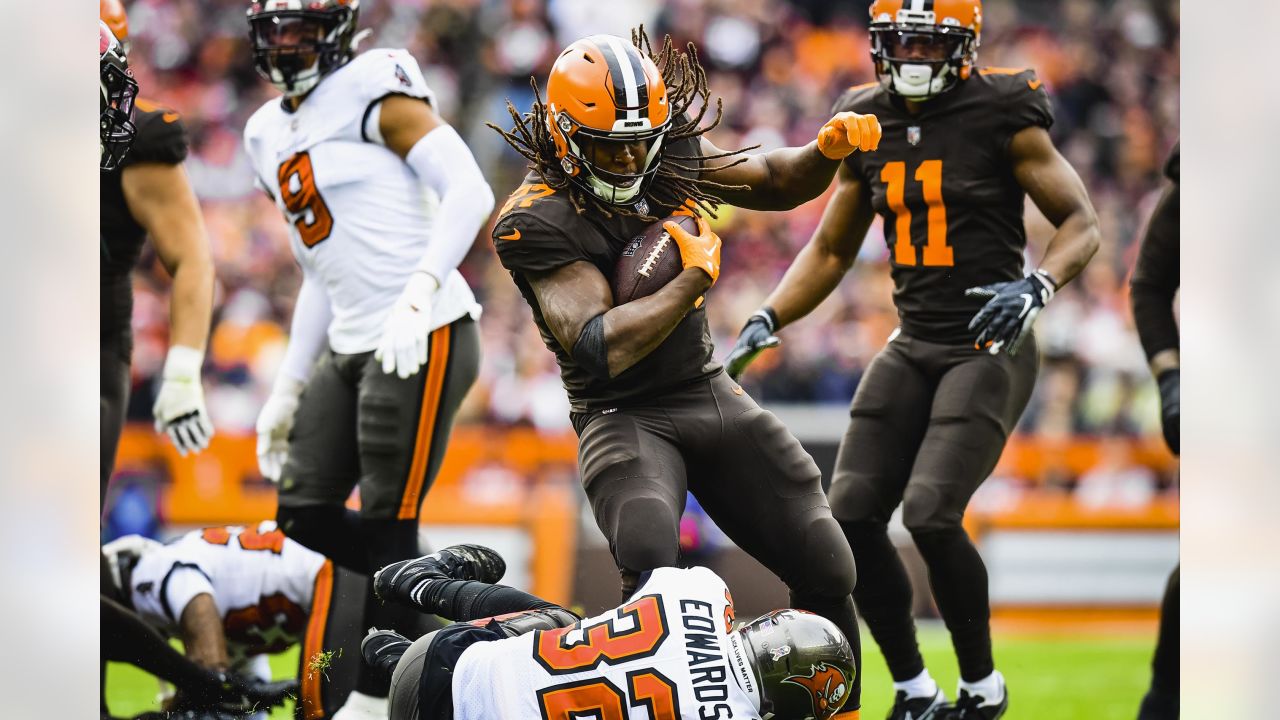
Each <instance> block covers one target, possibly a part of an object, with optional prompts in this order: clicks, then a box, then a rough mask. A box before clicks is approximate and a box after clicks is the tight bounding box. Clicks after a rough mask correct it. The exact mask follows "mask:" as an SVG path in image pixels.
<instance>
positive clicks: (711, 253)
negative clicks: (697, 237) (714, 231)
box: [705, 247, 716, 257]
mask: <svg viewBox="0 0 1280 720" xmlns="http://www.w3.org/2000/svg"><path fill="white" fill-rule="evenodd" d="M705 252H706V253H707V257H711V256H712V255H715V254H716V249H715V248H714V247H709V248H707V249H706V251H705Z"/></svg>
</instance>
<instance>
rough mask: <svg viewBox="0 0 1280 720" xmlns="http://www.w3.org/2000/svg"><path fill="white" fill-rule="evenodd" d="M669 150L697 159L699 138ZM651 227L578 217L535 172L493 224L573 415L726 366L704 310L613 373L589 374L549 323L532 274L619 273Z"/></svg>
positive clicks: (661, 213)
mask: <svg viewBox="0 0 1280 720" xmlns="http://www.w3.org/2000/svg"><path fill="white" fill-rule="evenodd" d="M668 152H670V153H672V154H674V155H683V156H695V155H698V154H699V150H698V142H697V140H695V139H690V140H686V141H683V142H681V143H678V144H676V145H674V146H673V147H671V148H670V149H669V150H668ZM649 202H652V201H651V200H650V201H649ZM675 209H676V208H674V207H670V208H663V207H650V208H649V213H648V214H650V215H653V216H655V217H666V216H668V215H670V214H671V213H672V212H673V211H674V210H675ZM646 227H648V223H646V222H644V221H643V220H638V219H636V218H624V217H619V216H617V215H615V216H614V217H612V218H605V217H603V216H602V215H601V214H600V213H598V212H595V211H594V210H592V209H590V208H588V209H587V210H586V212H583V213H581V214H579V213H578V211H577V210H576V209H575V208H574V206H573V203H572V202H571V201H570V200H569V197H568V196H567V194H566V192H564V191H557V190H556V189H554V188H552V187H549V186H547V185H546V184H544V183H543V182H542V180H541V179H540V178H539V177H538V176H537V174H535V173H530V174H529V175H528V176H526V177H525V179H524V183H523V184H522V185H521V186H520V187H519V188H518V189H516V191H515V192H514V193H512V195H511V197H510V198H509V199H508V200H507V203H506V205H504V206H503V207H502V209H501V210H500V211H499V218H498V223H497V225H496V226H495V227H494V229H493V242H494V245H495V247H496V248H497V250H498V258H499V259H500V260H501V261H502V266H503V267H505V268H506V269H507V270H508V271H509V272H510V273H511V277H512V279H514V280H515V282H516V286H517V287H519V289H520V294H521V295H523V296H524V299H525V301H526V302H527V303H529V307H530V308H531V309H532V310H533V321H534V323H536V324H537V326H538V331H539V332H540V333H541V334H542V341H543V342H544V343H545V344H546V346H547V348H548V349H549V350H551V351H552V352H553V353H555V355H556V362H557V363H559V365H560V378H561V380H562V381H563V382H564V388H565V390H566V391H567V392H568V393H569V402H570V405H571V406H572V408H573V410H574V412H590V411H592V410H597V409H602V408H608V407H616V406H619V405H630V404H638V403H639V402H641V401H643V400H646V399H651V398H653V397H654V396H656V395H659V394H662V393H665V392H669V391H671V390H676V389H678V388H680V387H681V386H683V385H687V384H688V383H691V382H695V381H698V380H704V379H706V378H708V377H710V376H712V375H714V374H715V373H717V372H719V371H720V364H719V363H718V362H716V360H715V359H714V357H713V347H712V344H711V334H710V332H709V330H708V328H707V315H706V312H705V311H704V310H703V309H701V308H699V309H697V310H693V311H691V312H690V313H689V314H688V315H686V316H685V317H684V319H683V320H681V321H680V324H678V325H677V326H676V328H675V330H672V331H671V334H670V335H668V336H667V339H666V340H663V341H662V344H661V345H659V346H658V347H657V348H654V350H653V352H651V353H649V354H648V355H646V356H645V357H643V358H641V359H640V361H639V362H637V363H636V364H635V365H632V366H631V367H630V368H627V369H626V370H625V371H623V372H622V373H621V374H620V375H618V376H617V377H614V378H600V377H596V376H594V375H592V374H591V373H589V372H587V371H586V370H585V369H584V368H583V367H582V366H581V365H579V364H578V362H577V361H576V360H574V358H573V356H572V355H571V354H570V353H569V351H567V350H566V349H565V348H563V347H561V345H560V342H559V341H558V340H556V337H555V335H554V334H552V332H551V329H550V328H549V327H548V326H547V322H546V320H545V319H544V318H543V316H542V310H541V308H539V307H538V299H537V297H536V296H535V295H534V293H533V289H532V287H531V286H530V284H529V280H528V277H529V276H530V275H537V274H540V273H547V272H550V271H552V270H555V269H557V268H561V267H564V266H565V265H569V264H570V263H574V262H579V261H585V262H589V263H591V264H592V265H594V266H595V267H596V269H598V270H599V271H600V272H601V274H603V275H604V276H605V277H606V278H612V277H613V271H614V267H615V266H616V264H617V262H618V257H619V256H620V255H621V253H622V251H623V249H625V248H626V247H627V245H629V244H630V243H631V240H632V239H633V238H635V237H637V236H639V235H640V234H642V233H643V232H644V230H645V228H646Z"/></svg>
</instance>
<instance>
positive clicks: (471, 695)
mask: <svg viewBox="0 0 1280 720" xmlns="http://www.w3.org/2000/svg"><path fill="white" fill-rule="evenodd" d="M732 620H733V601H732V599H731V598H730V597H729V590H728V588H726V587H725V584H724V581H723V580H721V579H720V578H719V577H717V576H716V574H715V573H713V572H711V571H710V570H708V569H706V568H691V569H688V570H680V569H677V568H661V569H658V570H654V571H653V573H652V575H651V576H650V577H649V580H648V582H646V583H645V584H644V585H642V586H641V587H640V589H639V590H637V591H636V593H635V595H633V596H632V597H631V600H630V601H629V602H627V603H626V604H625V605H623V606H622V607H620V608H617V609H615V610H612V611H610V612H607V613H604V614H602V615H597V616H596V617H592V618H588V619H586V620H583V621H581V622H579V623H577V624H575V625H571V626H569V627H567V628H560V629H558V630H550V631H547V630H538V631H535V632H532V633H529V634H527V635H521V636H519V637H515V638H509V639H507V640H497V641H493V642H483V643H477V644H475V645H472V646H471V647H470V648H468V649H467V650H466V651H465V652H464V653H463V654H462V657H461V658H460V659H459V661H458V665H457V669H456V670H455V672H454V676H453V708H454V709H453V716H454V718H455V720H573V719H574V718H580V717H595V718H602V719H603V720H621V719H622V718H628V719H629V720H674V719H676V718H679V719H681V720H716V719H717V718H752V717H757V716H758V714H759V711H758V710H757V709H756V708H757V707H758V704H759V703H758V701H757V700H756V699H755V697H753V694H754V693H757V692H758V689H757V688H756V687H755V679H754V678H753V676H752V671H751V669H750V666H749V665H748V664H747V658H746V656H745V655H744V654H743V650H742V646H741V645H740V644H738V643H736V642H734V641H733V640H731V638H730V630H729V627H730V623H731V622H732ZM749 693H752V694H749Z"/></svg>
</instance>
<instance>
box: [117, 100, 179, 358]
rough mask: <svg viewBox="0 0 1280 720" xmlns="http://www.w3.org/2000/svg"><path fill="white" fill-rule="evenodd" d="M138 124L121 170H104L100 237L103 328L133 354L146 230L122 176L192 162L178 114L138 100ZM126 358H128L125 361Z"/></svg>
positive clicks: (136, 115) (136, 111)
mask: <svg viewBox="0 0 1280 720" xmlns="http://www.w3.org/2000/svg"><path fill="white" fill-rule="evenodd" d="M133 122H134V124H135V125H137V127H138V133H137V135H135V136H134V139H133V146H132V147H130V148H129V154H128V155H126V156H125V158H124V162H122V163H121V165H120V167H119V168H118V169H116V170H114V171H112V172H104V173H102V176H101V178H100V182H99V188H100V191H99V202H100V205H101V207H100V209H99V216H98V234H99V240H100V243H101V247H102V288H101V290H102V309H101V318H100V330H101V337H102V340H103V342H106V341H107V340H115V339H123V344H122V345H121V348H122V350H123V351H124V352H125V353H128V351H129V350H128V348H129V341H128V337H129V323H130V319H131V315H132V313H133V286H132V284H131V278H130V276H129V274H130V272H131V271H132V270H133V266H134V264H135V263H137V262H138V256H139V255H141V254H142V243H143V241H144V240H146V235H147V233H146V230H144V229H143V227H142V226H141V225H139V224H138V221H137V220H135V219H134V217H133V215H132V214H131V213H130V212H129V204H128V203H127V202H126V201H125V197H124V188H123V187H122V186H121V183H120V178H121V176H122V175H123V173H124V171H125V169H126V168H128V167H129V166H130V165H136V164H138V163H164V164H167V165H176V164H178V163H180V162H182V161H183V160H185V159H186V158H187V131H186V129H185V128H184V127H183V125H182V120H180V119H179V118H178V113H176V112H174V111H172V110H169V109H168V108H163V107H160V106H157V105H155V104H153V103H150V102H148V101H146V100H138V102H137V103H136V105H135V112H134V116H133ZM126 359H127V358H126Z"/></svg>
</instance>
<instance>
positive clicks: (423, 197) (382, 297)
mask: <svg viewBox="0 0 1280 720" xmlns="http://www.w3.org/2000/svg"><path fill="white" fill-rule="evenodd" d="M390 95H405V96H407V97H413V98H421V99H423V100H425V101H426V102H428V103H431V104H433V105H434V103H435V97H434V95H433V93H432V92H431V89H430V88H429V87H427V83H426V81H425V80H424V79H423V78H422V72H421V70H419V69H418V63H417V62H416V61H415V60H414V59H413V56H412V55H410V54H409V53H408V52H407V51H405V50H389V49H377V50H370V51H368V52H365V53H362V54H360V55H357V56H356V57H355V58H353V59H352V60H351V61H350V62H348V63H347V64H346V65H343V66H342V67H340V68H338V69H337V70H334V71H333V72H331V73H329V75H327V76H325V78H324V79H323V80H321V81H320V84H319V85H317V86H316V88H315V89H314V90H312V91H311V94H310V95H308V96H307V97H306V99H305V100H304V101H303V102H302V104H301V105H299V106H298V108H297V110H295V111H292V112H291V111H289V110H288V109H287V108H286V106H285V105H284V102H283V100H281V99H275V100H270V101H268V102H267V103H266V104H265V105H263V106H262V107H261V108H259V109H258V111H257V112H255V113H254V114H253V116H252V117H251V118H249V122H248V123H247V124H246V125H245V130H244V136H245V149H246V151H247V152H248V154H249V158H250V161H251V162H252V165H253V168H254V171H255V173H256V174H257V182H258V184H259V185H261V186H262V187H263V188H264V189H265V190H266V191H267V192H268V193H269V194H270V195H271V197H272V199H273V200H275V203H276V206H277V207H279V208H280V211H281V212H282V213H283V214H284V217H285V220H286V221H287V222H288V223H289V224H290V235H291V238H292V242H291V246H292V249H293V254H294V256H295V257H296V258H297V259H298V263H299V264H300V265H302V269H303V271H304V272H305V273H306V275H307V277H309V278H313V279H317V280H319V281H320V282H321V283H322V284H323V286H324V288H325V290H326V292H327V294H328V296H329V304H330V307H331V308H332V310H333V322H332V324H331V325H330V326H329V344H330V346H331V347H332V348H333V350H334V351H336V352H339V353H344V354H354V353H360V352H367V351H369V350H373V349H375V348H376V347H377V345H378V340H379V338H380V337H381V335H382V326H383V323H384V321H385V320H386V317H387V314H388V313H389V312H390V311H391V307H392V305H394V304H395V301H396V299H397V298H399V297H400V292H401V291H402V290H403V289H404V286H405V283H407V282H408V280H409V275H410V274H412V272H413V270H414V268H415V267H416V266H417V264H418V262H419V261H420V260H421V259H422V257H423V255H424V254H425V253H426V248H427V244H428V243H429V242H430V241H431V238H432V215H433V213H434V212H435V207H436V204H437V202H438V198H436V196H435V193H434V192H433V191H431V190H430V189H428V188H426V187H425V186H424V185H422V184H421V183H420V182H419V181H418V177H417V175H416V174H415V173H414V172H413V170H412V169H411V168H410V167H409V166H408V165H407V164H405V162H404V160H402V159H401V158H400V156H399V155H396V154H395V153H394V152H392V151H391V150H389V149H387V148H386V147H383V146H382V145H381V144H378V143H377V142H374V141H371V140H370V134H369V133H370V132H371V131H372V132H373V133H375V134H376V133H377V128H376V127H372V126H373V125H376V122H374V121H371V120H370V118H371V117H372V116H373V108H374V106H376V105H377V104H378V103H380V102H381V101H382V100H383V99H385V98H386V97H388V96H390ZM479 314H480V307H479V305H477V304H476V301H475V297H474V296H473V295H472V293H471V289H470V288H469V287H467V283H466V281H465V280H463V279H462V275H460V274H459V273H458V272H457V271H456V270H455V271H454V272H451V273H450V274H449V276H448V277H446V278H441V288H440V292H438V293H437V294H436V298H435V304H434V305H433V306H432V311H431V322H432V325H431V327H432V328H433V329H434V328H437V327H442V326H444V325H447V324H449V323H451V322H453V321H454V320H457V319H458V318H460V317H462V316H464V315H471V316H472V317H479Z"/></svg>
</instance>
